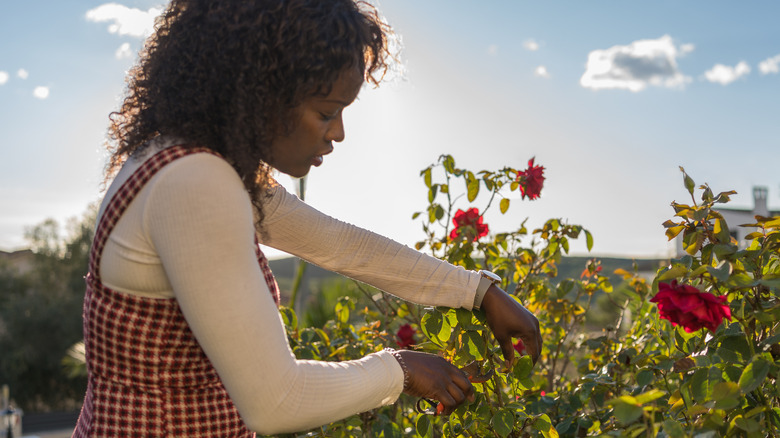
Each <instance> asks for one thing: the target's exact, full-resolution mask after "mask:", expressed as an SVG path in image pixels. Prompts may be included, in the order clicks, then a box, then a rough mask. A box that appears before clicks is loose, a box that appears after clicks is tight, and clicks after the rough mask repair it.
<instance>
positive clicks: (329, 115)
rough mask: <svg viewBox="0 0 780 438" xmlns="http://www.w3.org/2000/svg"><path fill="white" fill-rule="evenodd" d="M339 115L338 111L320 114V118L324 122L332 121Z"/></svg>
mask: <svg viewBox="0 0 780 438" xmlns="http://www.w3.org/2000/svg"><path fill="white" fill-rule="evenodd" d="M338 115H339V112H338V111H336V112H334V113H320V117H322V120H323V121H326V122H327V121H330V120H333V119H335V118H336V116H338Z"/></svg>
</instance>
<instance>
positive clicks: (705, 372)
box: [282, 155, 780, 438]
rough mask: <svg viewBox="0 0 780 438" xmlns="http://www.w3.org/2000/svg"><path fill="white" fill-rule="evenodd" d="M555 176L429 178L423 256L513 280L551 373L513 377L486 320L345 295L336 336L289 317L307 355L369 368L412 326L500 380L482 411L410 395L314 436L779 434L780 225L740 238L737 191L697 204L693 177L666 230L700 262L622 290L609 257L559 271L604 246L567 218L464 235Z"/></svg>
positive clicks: (631, 279) (539, 369)
mask: <svg viewBox="0 0 780 438" xmlns="http://www.w3.org/2000/svg"><path fill="white" fill-rule="evenodd" d="M542 171H543V168H542V167H541V166H538V165H535V164H534V163H533V160H531V161H529V163H528V168H527V169H525V170H516V169H512V168H509V167H506V168H502V169H500V170H498V171H480V172H476V173H474V172H472V171H468V170H465V169H460V168H458V167H456V165H455V161H454V159H453V158H452V157H450V156H446V155H445V156H442V157H441V158H440V160H439V161H438V162H437V163H435V164H433V165H431V166H429V167H428V168H426V169H423V171H422V172H421V176H422V177H423V181H424V184H425V187H426V189H427V192H428V193H427V194H428V197H427V200H428V205H427V207H426V208H425V209H424V210H423V211H421V212H419V213H415V214H414V216H413V217H414V218H415V219H420V220H421V222H422V229H423V232H424V235H425V238H424V240H421V241H420V242H418V243H417V245H416V247H417V248H418V249H420V250H423V251H427V252H429V253H430V254H432V255H434V256H436V257H440V258H442V259H445V260H448V261H449V262H451V263H454V264H456V265H460V266H463V267H465V268H467V269H489V270H492V271H494V272H496V273H498V274H499V275H500V276H502V278H504V282H503V284H502V286H503V288H504V289H505V290H507V291H508V292H509V293H511V294H513V296H515V298H516V299H517V300H519V301H520V302H521V303H522V304H524V305H525V306H526V307H527V308H528V309H529V310H531V311H532V312H534V313H535V314H536V315H537V317H538V318H539V321H540V324H541V327H542V332H543V333H542V335H543V339H544V348H543V350H542V354H541V357H540V360H539V362H538V363H537V364H536V366H532V364H531V360H530V358H528V357H527V356H523V357H521V358H520V360H518V361H517V362H516V363H515V364H514V366H513V368H512V369H511V370H503V369H502V363H503V358H502V357H501V352H500V349H499V347H498V346H497V345H496V343H495V341H494V340H493V338H492V335H491V333H490V331H489V330H487V329H486V325H485V319H484V315H483V314H481V313H480V312H479V311H476V312H473V313H472V312H468V311H465V310H462V309H447V308H422V307H419V306H413V305H408V304H406V303H403V302H399V301H397V300H395V299H394V298H393V297H391V296H388V295H385V294H382V293H379V292H378V291H375V290H372V289H369V288H366V287H365V286H362V285H358V287H359V288H360V290H361V291H362V292H363V295H364V297H365V300H363V301H360V302H357V300H355V299H350V298H343V299H341V300H340V301H339V302H338V303H337V304H336V309H335V315H336V317H335V319H334V320H333V321H330V322H328V324H326V325H325V326H324V327H300V326H299V325H298V322H297V319H296V317H295V313H294V312H292V311H291V310H290V309H286V308H283V309H282V314H283V317H284V320H285V322H286V324H287V326H288V334H289V336H290V342H291V345H292V346H293V350H294V352H295V353H296V355H297V356H298V357H301V358H311V359H321V360H347V359H354V358H358V357H361V356H362V355H364V354H366V353H369V352H372V351H377V350H379V349H381V348H384V347H385V346H395V345H396V343H397V342H398V340H399V339H400V338H401V337H400V334H399V333H400V330H401V328H402V327H403V326H405V325H406V324H408V325H409V327H410V328H412V329H414V331H419V332H420V333H422V334H423V335H424V336H425V339H420V340H419V341H418V342H416V343H415V344H414V345H413V346H410V347H411V348H414V349H419V350H422V351H430V352H437V353H439V354H441V355H442V356H443V357H445V358H446V359H448V360H450V361H451V362H453V363H454V364H456V365H458V366H465V365H467V364H469V363H472V362H474V361H476V363H477V364H478V366H479V367H480V369H481V371H482V372H483V373H487V372H489V371H490V370H494V371H496V372H495V373H493V374H492V375H491V378H490V379H489V380H487V381H486V382H484V383H477V384H475V385H474V386H475V389H476V391H477V397H476V399H475V401H474V402H473V403H470V404H468V405H464V406H461V407H460V408H458V409H457V410H456V411H455V412H454V413H453V414H451V415H449V416H447V417H440V416H439V417H433V416H429V415H425V414H419V413H417V412H415V410H414V405H415V402H416V400H412V399H410V398H408V397H406V396H402V397H401V399H400V400H399V401H398V403H396V404H394V405H392V406H388V407H384V408H381V409H377V410H374V411H371V412H366V413H363V414H360V415H357V416H354V417H351V418H349V419H346V420H343V421H341V422H336V423H333V424H330V425H327V426H324V427H322V428H319V429H317V430H314V431H310V432H308V433H306V434H299V436H332V437H346V436H384V437H403V436H413V435H417V436H422V437H434V436H435V437H440V436H444V437H509V436H512V437H521V436H522V437H525V436H543V437H556V436H565V437H581V436H626V437H639V436H643V437H656V436H661V437H697V438H708V437H718V436H747V437H753V436H773V437H777V436H779V435H780V433H779V432H778V430H780V387H778V386H779V385H778V382H777V376H778V374H780V367H778V363H777V360H776V359H777V358H780V332H778V327H780V218H778V217H774V218H767V217H756V220H755V222H753V223H750V224H745V226H748V227H751V228H753V229H754V231H753V232H751V233H750V234H748V236H747V241H746V242H744V243H740V242H736V241H735V240H734V239H733V238H732V237H731V234H730V233H729V226H728V224H726V222H725V220H724V219H723V217H722V215H721V214H720V213H719V212H718V209H717V207H718V205H719V204H724V203H726V202H728V201H729V198H730V196H731V195H733V194H734V192H731V191H728V192H721V193H719V194H718V195H715V194H714V193H713V192H712V190H711V189H710V188H709V187H708V186H707V185H706V184H705V185H702V186H700V187H699V191H700V192H701V195H700V197H699V200H697V197H696V196H694V194H695V191H696V185H695V183H694V182H693V180H692V179H691V178H690V177H689V176H688V175H687V174H686V173H685V172H684V171H683V182H684V186H685V188H686V189H687V190H688V192H689V194H690V195H691V202H690V203H684V204H683V203H677V202H673V203H672V209H673V212H674V213H673V214H674V218H673V219H670V220H668V221H666V222H665V223H664V224H663V225H664V227H665V228H666V236H667V237H668V238H669V239H670V240H671V239H675V238H680V239H682V243H683V248H684V250H685V252H686V253H685V254H684V255H683V256H681V257H679V258H673V259H671V260H669V261H668V262H666V263H664V264H663V266H661V267H660V268H659V269H658V271H657V272H655V273H654V274H652V275H649V276H647V275H643V274H641V273H639V272H638V271H637V269H636V268H635V269H634V270H633V271H632V270H622V269H620V270H618V271H616V272H615V274H616V275H618V278H620V279H621V283H620V284H618V285H616V286H614V287H613V285H612V283H611V282H610V279H609V277H607V276H606V275H605V274H604V273H603V272H602V271H603V270H602V266H601V264H600V262H599V261H598V260H591V261H589V262H588V263H587V264H586V266H585V267H584V269H583V271H582V274H580V275H579V276H578V277H577V278H560V277H559V276H558V265H559V263H560V261H561V260H562V257H563V255H564V254H566V253H567V252H568V251H569V243H570V240H571V239H575V238H578V237H582V236H583V235H584V238H585V241H586V246H587V248H588V249H590V248H591V247H592V244H593V237H592V236H591V234H590V233H589V232H588V231H587V230H585V229H583V228H582V227H581V226H578V225H571V224H567V223H565V222H564V221H562V220H560V219H550V220H548V221H546V222H544V223H543V224H542V225H540V226H538V227H537V228H533V229H529V228H527V227H526V223H527V220H523V221H520V220H518V221H517V224H518V226H517V228H516V229H514V230H510V231H507V232H498V233H495V234H491V233H490V232H487V233H486V235H483V236H479V238H477V233H476V231H477V228H476V226H475V223H472V224H471V225H470V226H472V227H474V231H475V233H474V235H473V236H474V238H473V239H469V238H466V236H464V235H462V234H460V233H455V235H454V237H453V233H452V231H453V229H452V228H451V227H452V226H453V225H454V226H455V229H456V230H457V229H459V223H456V222H453V219H454V216H455V215H457V214H458V213H457V211H458V210H460V211H462V212H464V214H465V212H467V211H469V210H470V209H475V211H476V212H481V214H479V215H478V216H477V217H480V218H488V217H490V216H488V214H490V212H492V211H493V210H492V209H493V208H494V207H498V212H499V213H502V214H505V213H507V212H508V211H509V207H510V204H511V202H512V199H510V198H511V196H510V194H511V193H512V192H513V191H517V190H520V193H521V196H520V198H521V199H536V198H538V196H539V192H540V190H541V182H543V179H541V178H542V177H543V175H542ZM537 183H539V184H538V185H534V184H537ZM523 184H524V185H523ZM477 202H479V203H480V204H481V205H479V206H478V207H477V206H475V205H474V204H476V203H477ZM453 212H455V213H453ZM472 217H475V216H472ZM486 222H488V221H487V220H485V221H483V225H485V226H487V225H488V224H487V223H486ZM604 299H606V300H607V301H609V302H610V303H611V304H612V305H613V306H615V307H616V308H617V309H618V311H617V312H616V313H615V314H614V315H613V318H612V320H611V322H608V323H603V322H599V323H598V324H593V323H589V318H590V315H592V314H593V312H591V311H592V310H593V309H592V307H593V303H594V302H595V301H597V300H604ZM356 313H359V315H360V317H361V321H360V322H356V319H355V316H356V315H355V314H356ZM599 316H600V321H603V320H604V315H599ZM705 329H706V330H705ZM403 330H404V331H407V329H403ZM516 349H517V350H518V351H522V345H521V344H519V343H518V344H516ZM501 371H506V372H501Z"/></svg>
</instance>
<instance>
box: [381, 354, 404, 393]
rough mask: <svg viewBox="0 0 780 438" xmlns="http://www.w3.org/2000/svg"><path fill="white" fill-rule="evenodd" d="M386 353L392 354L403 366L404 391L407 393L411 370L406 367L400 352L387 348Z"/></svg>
mask: <svg viewBox="0 0 780 438" xmlns="http://www.w3.org/2000/svg"><path fill="white" fill-rule="evenodd" d="M385 351H386V352H388V353H390V354H392V355H393V357H395V360H397V361H398V364H399V365H401V369H402V370H403V371H404V389H403V390H404V391H406V390H407V389H408V388H409V368H407V367H406V362H404V358H403V357H402V356H401V353H399V352H398V351H396V350H394V349H392V348H385Z"/></svg>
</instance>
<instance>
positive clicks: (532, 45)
mask: <svg viewBox="0 0 780 438" xmlns="http://www.w3.org/2000/svg"><path fill="white" fill-rule="evenodd" d="M523 47H524V48H525V49H526V50H530V51H532V52H535V51H537V50H539V43H537V42H536V41H535V40H533V39H530V40H525V41H524V42H523Z"/></svg>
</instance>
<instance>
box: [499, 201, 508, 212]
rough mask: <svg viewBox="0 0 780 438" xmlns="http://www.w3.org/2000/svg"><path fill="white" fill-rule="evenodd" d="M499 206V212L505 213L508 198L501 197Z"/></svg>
mask: <svg viewBox="0 0 780 438" xmlns="http://www.w3.org/2000/svg"><path fill="white" fill-rule="evenodd" d="M499 208H500V209H501V214H504V213H506V212H507V210H509V198H504V199H502V200H501V204H500V206H499Z"/></svg>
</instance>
